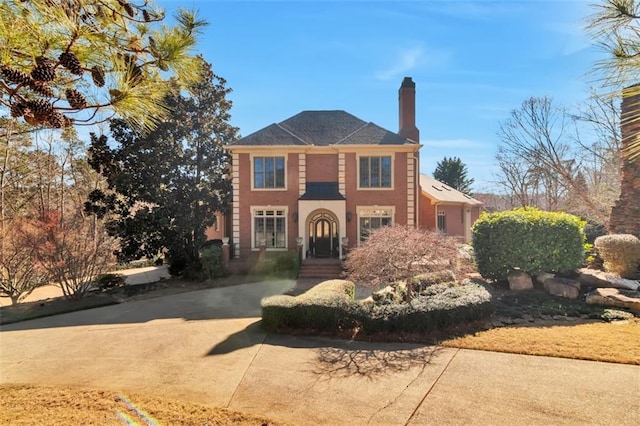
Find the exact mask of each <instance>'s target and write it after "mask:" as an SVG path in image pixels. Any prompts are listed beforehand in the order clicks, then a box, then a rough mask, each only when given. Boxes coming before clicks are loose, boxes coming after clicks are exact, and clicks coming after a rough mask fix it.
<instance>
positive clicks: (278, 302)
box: [260, 280, 355, 331]
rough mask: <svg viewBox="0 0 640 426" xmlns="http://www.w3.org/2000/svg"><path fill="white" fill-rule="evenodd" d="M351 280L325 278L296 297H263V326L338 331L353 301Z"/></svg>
mask: <svg viewBox="0 0 640 426" xmlns="http://www.w3.org/2000/svg"><path fill="white" fill-rule="evenodd" d="M354 295H355V285H354V284H353V283H352V282H351V281H345V280H330V281H324V282H322V283H320V284H318V285H316V286H315V287H313V288H311V289H310V290H309V291H307V292H306V293H303V294H301V295H299V296H285V295H283V296H271V297H266V298H264V299H262V301H261V303H260V304H261V306H262V325H263V326H264V328H266V329H267V330H277V329H279V328H282V327H290V328H305V329H306V328H309V329H315V330H323V331H328V330H338V329H339V328H340V327H341V326H342V325H343V324H342V323H343V321H344V320H345V319H346V316H345V315H344V313H345V312H349V310H350V308H351V306H352V305H353V304H354V303H355V302H354Z"/></svg>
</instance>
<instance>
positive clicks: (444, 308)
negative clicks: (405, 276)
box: [357, 280, 495, 333]
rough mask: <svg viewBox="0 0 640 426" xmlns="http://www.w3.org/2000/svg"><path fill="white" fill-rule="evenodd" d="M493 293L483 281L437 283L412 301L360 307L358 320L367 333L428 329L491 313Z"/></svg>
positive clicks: (493, 309) (475, 318) (484, 316)
mask: <svg viewBox="0 0 640 426" xmlns="http://www.w3.org/2000/svg"><path fill="white" fill-rule="evenodd" d="M494 311H495V307H494V304H493V298H492V295H491V293H490V292H489V291H488V290H487V289H486V288H485V286H484V285H483V284H481V283H478V282H475V281H472V280H465V281H463V283H462V284H461V285H456V284H453V283H443V284H435V285H433V286H430V287H428V288H426V289H425V290H424V292H423V293H422V294H420V295H418V296H416V297H415V298H414V299H413V300H411V302H410V303H397V304H386V305H378V304H376V305H373V306H370V307H369V310H368V311H365V312H362V310H361V311H360V313H359V314H360V315H359V316H358V318H357V320H358V322H359V323H360V324H361V326H362V328H363V329H364V331H365V332H367V333H373V332H380V331H384V332H427V331H432V330H436V329H441V328H446V327H450V326H452V325H455V324H459V323H462V322H468V321H475V320H479V319H482V318H486V317H488V316H491V315H492V314H493V312H494Z"/></svg>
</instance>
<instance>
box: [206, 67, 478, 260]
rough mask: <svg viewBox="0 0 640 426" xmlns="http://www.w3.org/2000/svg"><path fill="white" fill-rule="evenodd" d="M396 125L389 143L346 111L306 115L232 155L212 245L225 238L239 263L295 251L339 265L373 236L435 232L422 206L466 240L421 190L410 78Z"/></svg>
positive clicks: (242, 143)
mask: <svg viewBox="0 0 640 426" xmlns="http://www.w3.org/2000/svg"><path fill="white" fill-rule="evenodd" d="M399 122H400V126H399V127H400V130H399V132H398V133H394V132H391V131H389V130H386V129H383V128H382V127H380V126H378V125H376V124H374V123H371V122H366V121H363V120H361V119H359V118H358V117H355V116H353V115H351V114H349V113H347V112H345V111H303V112H301V113H299V114H297V115H294V116H293V117H290V118H288V119H286V120H284V121H282V122H280V123H277V124H272V125H270V126H268V127H265V128H264V129H262V130H258V131H257V132H255V133H253V134H250V135H248V136H246V137H244V138H241V139H239V140H237V141H236V142H234V143H232V144H230V145H228V146H227V149H228V150H229V151H230V153H231V156H232V178H233V205H232V208H231V215H230V217H227V218H222V217H219V218H218V221H219V223H220V225H219V228H218V229H219V230H218V231H217V232H216V231H213V230H210V232H208V235H209V237H216V236H222V235H226V236H228V237H230V241H231V244H232V245H233V253H234V257H239V258H248V257H249V256H250V255H251V254H252V252H258V251H260V250H261V248H262V249H265V250H267V251H287V250H296V249H297V248H298V246H302V254H303V257H305V258H306V257H309V256H312V257H342V254H343V250H344V248H345V247H347V246H350V247H352V246H355V245H357V244H359V243H360V242H361V241H363V240H364V239H365V238H366V236H367V233H368V232H369V231H371V230H372V229H376V228H379V227H382V226H386V225H390V224H401V225H408V226H412V227H416V226H423V220H424V226H427V227H430V228H435V225H434V224H435V222H433V220H431V219H430V216H429V214H428V213H427V211H428V210H429V208H428V207H427V206H431V207H432V208H431V212H432V214H431V216H433V215H437V214H438V212H440V211H444V212H445V215H446V216H447V217H446V219H445V221H447V224H446V227H447V228H448V229H447V231H448V232H462V233H461V235H465V234H466V233H465V232H464V231H460V229H461V228H460V227H459V226H453V223H452V222H453V221H454V218H453V210H450V209H451V204H450V203H449V202H448V200H445V199H441V198H438V197H434V196H433V195H431V193H432V190H431V189H430V188H427V189H426V190H424V189H423V190H421V189H420V182H421V180H422V176H420V174H419V160H418V158H419V150H420V148H421V145H420V144H419V142H418V141H419V132H418V129H417V128H416V125H415V83H414V82H413V81H412V80H411V78H409V77H405V79H404V81H403V82H402V85H401V87H400V90H399ZM429 183H430V184H432V182H431V181H429ZM456 192H457V191H456ZM423 200H424V201H423ZM469 200H471V201H475V200H473V199H469ZM469 200H467V199H466V198H465V199H464V200H462V199H460V200H458V201H462V203H458V204H457V206H458V209H459V210H460V209H464V208H465V206H467V205H469V206H475V204H474V203H473V202H469ZM452 202H453V203H454V205H455V202H456V201H454V200H452ZM420 203H423V204H424V205H423V206H420ZM476 203H477V202H476ZM423 212H424V213H423ZM459 214H460V213H459ZM422 216H424V219H423V218H422ZM467 217H468V215H467V214H466V210H465V214H463V220H465V219H464V218H467ZM474 217H477V215H475V216H474V215H473V214H472V215H471V219H473V218H474ZM471 219H470V221H471ZM225 220H226V221H227V222H226V224H227V225H229V226H226V225H225ZM463 223H466V222H463ZM466 224H469V226H470V222H468V223H466ZM229 228H230V229H229ZM225 229H228V230H227V231H225Z"/></svg>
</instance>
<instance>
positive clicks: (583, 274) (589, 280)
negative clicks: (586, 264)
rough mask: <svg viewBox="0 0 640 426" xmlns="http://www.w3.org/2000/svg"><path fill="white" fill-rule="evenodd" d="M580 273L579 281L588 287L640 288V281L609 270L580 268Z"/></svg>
mask: <svg viewBox="0 0 640 426" xmlns="http://www.w3.org/2000/svg"><path fill="white" fill-rule="evenodd" d="M578 273H579V274H580V276H579V277H578V281H580V283H581V284H582V285H583V286H586V287H597V288H602V287H611V288H621V289H625V290H638V289H640V282H639V281H637V280H628V279H625V278H620V277H618V276H615V275H613V274H610V273H608V272H603V271H598V270H595V269H588V268H582V269H580V270H578Z"/></svg>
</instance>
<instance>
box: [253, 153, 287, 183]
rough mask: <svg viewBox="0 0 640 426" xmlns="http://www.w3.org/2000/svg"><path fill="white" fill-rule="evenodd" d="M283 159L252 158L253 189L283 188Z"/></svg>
mask: <svg viewBox="0 0 640 426" xmlns="http://www.w3.org/2000/svg"><path fill="white" fill-rule="evenodd" d="M285 168H286V166H285V161H284V157H253V187H254V188H255V189H274V188H285Z"/></svg>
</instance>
